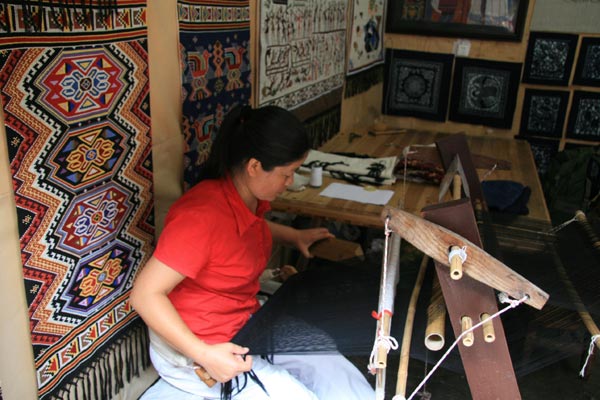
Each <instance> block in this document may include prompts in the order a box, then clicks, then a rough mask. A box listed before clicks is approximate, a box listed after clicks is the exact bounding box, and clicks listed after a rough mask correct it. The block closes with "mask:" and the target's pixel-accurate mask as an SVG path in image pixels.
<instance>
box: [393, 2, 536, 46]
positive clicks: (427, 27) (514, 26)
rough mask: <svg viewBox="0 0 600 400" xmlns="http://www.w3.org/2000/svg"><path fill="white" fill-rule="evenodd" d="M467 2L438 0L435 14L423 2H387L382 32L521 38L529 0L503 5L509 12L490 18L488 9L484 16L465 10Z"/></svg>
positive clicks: (488, 38)
mask: <svg viewBox="0 0 600 400" xmlns="http://www.w3.org/2000/svg"><path fill="white" fill-rule="evenodd" d="M444 3H445V4H444ZM470 3H471V2H470V1H467V0H458V1H452V2H450V1H444V0H441V1H440V7H439V8H438V10H437V11H436V10H434V9H433V7H432V6H431V2H429V1H425V0H396V1H389V2H388V5H387V18H386V32H388V33H407V34H418V35H427V36H448V37H461V38H473V39H486V40H503V41H520V40H521V39H522V37H523V28H524V25H525V20H526V17H527V11H528V8H529V0H512V1H511V2H507V3H510V4H511V9H510V10H508V9H507V10H505V12H504V15H502V14H496V15H495V16H490V12H489V10H488V12H487V14H486V12H483V13H482V12H481V10H479V12H478V10H471V9H470V8H469V9H468V10H466V9H465V7H470ZM490 3H491V2H490ZM452 6H454V8H452ZM482 15H483V17H482ZM486 15H487V17H486Z"/></svg>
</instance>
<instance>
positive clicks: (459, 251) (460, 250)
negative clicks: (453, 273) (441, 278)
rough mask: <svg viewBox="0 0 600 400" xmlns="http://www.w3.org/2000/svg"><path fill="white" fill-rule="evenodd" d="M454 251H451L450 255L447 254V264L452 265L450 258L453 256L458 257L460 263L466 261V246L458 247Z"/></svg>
mask: <svg viewBox="0 0 600 400" xmlns="http://www.w3.org/2000/svg"><path fill="white" fill-rule="evenodd" d="M456 247H457V248H456V249H452V250H451V251H450V253H448V264H452V258H454V256H459V257H460V259H461V260H462V262H463V263H464V262H465V261H467V246H463V247H462V248H461V247H458V246H456Z"/></svg>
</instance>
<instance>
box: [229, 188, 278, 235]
mask: <svg viewBox="0 0 600 400" xmlns="http://www.w3.org/2000/svg"><path fill="white" fill-rule="evenodd" d="M221 182H222V183H221V187H222V188H223V193H225V198H226V199H227V202H228V203H229V206H230V207H231V209H232V210H233V215H234V218H235V221H236V224H237V229H238V234H239V235H240V236H242V235H243V234H244V233H245V232H246V231H247V230H248V228H250V227H251V226H252V225H253V224H254V223H256V222H257V221H259V220H261V219H262V218H263V217H264V215H265V213H266V212H267V211H269V210H270V209H271V204H270V203H269V202H268V201H265V200H258V206H257V207H256V214H254V213H252V211H250V209H249V208H248V206H247V205H246V203H244V200H243V199H242V196H240V194H239V193H238V191H237V189H236V188H235V185H234V184H233V181H232V180H231V178H230V177H229V176H228V177H227V178H225V179H223V180H221Z"/></svg>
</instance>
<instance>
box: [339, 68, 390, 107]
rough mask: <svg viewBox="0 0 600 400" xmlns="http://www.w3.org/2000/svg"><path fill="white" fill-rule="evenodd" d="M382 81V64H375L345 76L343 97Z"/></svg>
mask: <svg viewBox="0 0 600 400" xmlns="http://www.w3.org/2000/svg"><path fill="white" fill-rule="evenodd" d="M381 82H383V65H377V66H375V67H373V68H369V69H368V70H366V71H362V72H359V73H357V74H354V75H349V76H346V88H345V90H344V98H345V99H347V98H349V97H353V96H356V95H357V94H361V93H364V92H366V91H367V90H369V89H371V87H373V86H375V85H377V84H379V83H381Z"/></svg>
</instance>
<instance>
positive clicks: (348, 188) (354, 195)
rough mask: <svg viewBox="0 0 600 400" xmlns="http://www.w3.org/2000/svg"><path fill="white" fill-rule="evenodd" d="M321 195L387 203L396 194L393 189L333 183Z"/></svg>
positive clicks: (381, 203)
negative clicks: (376, 188)
mask: <svg viewBox="0 0 600 400" xmlns="http://www.w3.org/2000/svg"><path fill="white" fill-rule="evenodd" d="M319 194H320V195H321V196H325V197H333V198H335V199H344V200H352V201H358V202H359V203H368V204H377V205H381V206H383V205H386V204H387V202H388V201H390V199H391V198H392V196H393V195H394V192H393V191H392V190H365V188H364V187H362V186H356V185H346V184H343V183H332V184H330V185H329V186H327V187H326V188H325V189H324V190H323V191H322V192H321V193H319Z"/></svg>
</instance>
